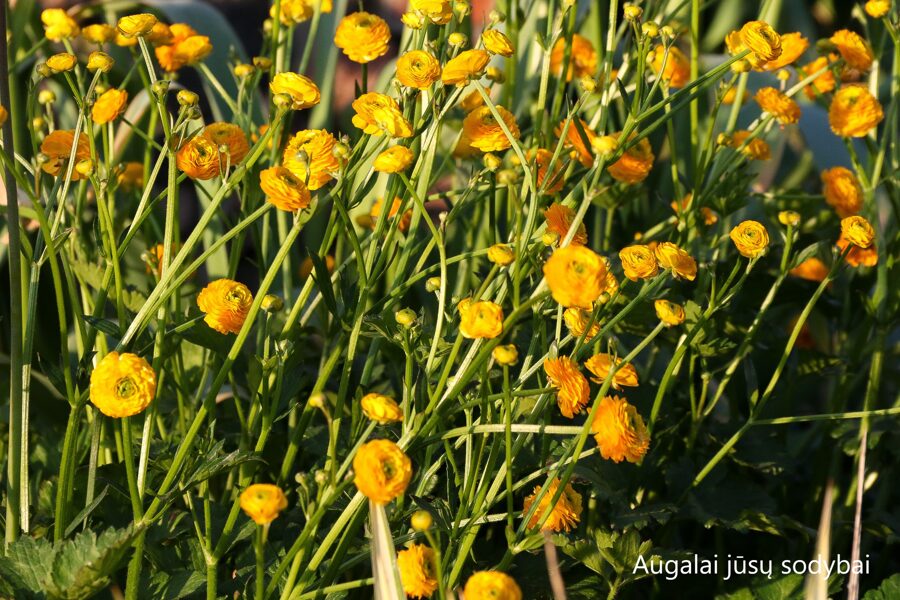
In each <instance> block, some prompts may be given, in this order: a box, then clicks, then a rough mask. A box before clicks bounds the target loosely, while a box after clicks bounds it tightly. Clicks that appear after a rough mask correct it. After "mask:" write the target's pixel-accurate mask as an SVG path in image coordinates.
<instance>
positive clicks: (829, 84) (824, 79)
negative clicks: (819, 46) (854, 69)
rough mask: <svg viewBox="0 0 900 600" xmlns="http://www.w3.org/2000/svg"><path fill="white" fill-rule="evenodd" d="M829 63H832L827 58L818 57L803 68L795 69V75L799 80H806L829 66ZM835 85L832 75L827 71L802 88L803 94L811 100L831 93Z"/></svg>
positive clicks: (829, 70)
mask: <svg viewBox="0 0 900 600" xmlns="http://www.w3.org/2000/svg"><path fill="white" fill-rule="evenodd" d="M831 62H832V61H830V60H829V59H828V57H827V56H820V57H819V58H817V59H816V60H814V61H812V62H811V63H809V64H808V65H806V66H805V67H803V68H800V69H797V75H798V76H799V77H800V78H801V79H806V78H807V77H810V76H812V75H813V74H815V73H818V72H819V71H821V70H822V69H824V68H825V67H827V66H828V65H830V64H831ZM835 85H836V82H835V79H834V73H833V72H832V71H831V69H827V70H825V71H823V72H822V74H821V75H818V76H817V77H816V78H815V79H813V80H812V81H811V82H810V83H809V85H807V86H806V87H805V88H803V93H804V94H806V97H807V98H809V99H810V100H813V99H814V98H815V97H816V95H817V94H827V93H829V92H831V91H832V90H833V89H834V86H835Z"/></svg>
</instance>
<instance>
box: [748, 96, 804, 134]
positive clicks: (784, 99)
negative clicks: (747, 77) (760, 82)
mask: <svg viewBox="0 0 900 600" xmlns="http://www.w3.org/2000/svg"><path fill="white" fill-rule="evenodd" d="M755 99H756V103H757V104H759V106H760V108H762V109H763V110H764V111H766V112H767V113H769V114H770V115H772V116H773V117H775V118H776V119H777V120H778V121H779V122H780V123H783V124H785V125H787V124H789V123H796V122H797V121H799V120H800V107H799V106H798V105H797V103H796V102H794V100H793V99H791V98H789V97H788V96H787V95H786V94H784V93H783V92H781V91H779V90H777V89H775V88H773V87H764V88H760V89H759V90H758V91H757V92H756V96H755Z"/></svg>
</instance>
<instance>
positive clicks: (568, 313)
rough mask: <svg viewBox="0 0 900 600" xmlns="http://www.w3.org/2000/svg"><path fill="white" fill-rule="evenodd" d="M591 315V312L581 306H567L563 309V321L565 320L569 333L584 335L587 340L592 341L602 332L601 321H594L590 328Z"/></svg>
mask: <svg viewBox="0 0 900 600" xmlns="http://www.w3.org/2000/svg"><path fill="white" fill-rule="evenodd" d="M590 316H591V315H590V313H588V312H587V311H586V310H582V309H580V308H567V309H566V310H565V311H563V321H565V323H566V327H567V328H568V329H569V333H571V334H572V335H573V336H575V337H581V336H582V335H584V341H585V342H589V341H591V340H592V339H594V337H596V335H597V334H598V333H600V323H597V322H594V323H592V324H591V327H590V329H588V323H590ZM585 330H587V333H585Z"/></svg>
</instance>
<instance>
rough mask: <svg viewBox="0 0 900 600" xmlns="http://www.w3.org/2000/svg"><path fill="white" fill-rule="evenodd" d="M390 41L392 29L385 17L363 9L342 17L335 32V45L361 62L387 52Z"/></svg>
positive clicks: (351, 57)
mask: <svg viewBox="0 0 900 600" xmlns="http://www.w3.org/2000/svg"><path fill="white" fill-rule="evenodd" d="M390 42H391V30H390V28H389V27H388V24H387V23H386V22H385V21H384V19H382V18H381V17H379V16H377V15H373V14H369V13H367V12H362V11H361V12H355V13H352V14H349V15H347V16H346V17H344V18H343V19H341V22H340V23H338V26H337V29H336V30H335V32H334V45H335V46H337V47H338V48H340V49H341V50H342V51H343V52H344V54H345V55H346V56H347V58H349V59H350V60H352V61H353V62H356V63H360V64H366V63H369V62H372V61H373V60H375V59H376V58H378V57H379V56H384V55H385V54H387V51H388V45H389V44H390Z"/></svg>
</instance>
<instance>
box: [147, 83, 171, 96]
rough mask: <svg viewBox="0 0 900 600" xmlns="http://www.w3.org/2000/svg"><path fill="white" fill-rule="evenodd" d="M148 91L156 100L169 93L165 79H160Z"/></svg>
mask: <svg viewBox="0 0 900 600" xmlns="http://www.w3.org/2000/svg"><path fill="white" fill-rule="evenodd" d="M150 89H151V90H152V91H153V94H154V95H155V96H156V97H157V98H162V97H163V96H165V95H166V94H168V93H169V82H168V81H167V80H165V79H160V80H159V81H157V82H156V83H154V84H153V86H152V87H151V88H150Z"/></svg>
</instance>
